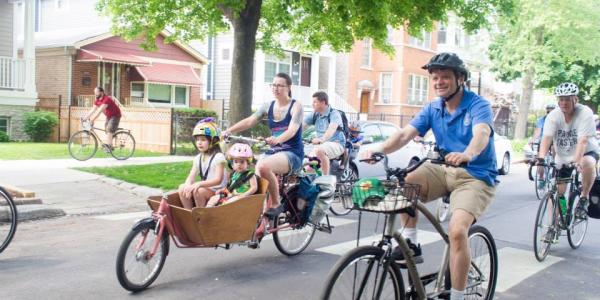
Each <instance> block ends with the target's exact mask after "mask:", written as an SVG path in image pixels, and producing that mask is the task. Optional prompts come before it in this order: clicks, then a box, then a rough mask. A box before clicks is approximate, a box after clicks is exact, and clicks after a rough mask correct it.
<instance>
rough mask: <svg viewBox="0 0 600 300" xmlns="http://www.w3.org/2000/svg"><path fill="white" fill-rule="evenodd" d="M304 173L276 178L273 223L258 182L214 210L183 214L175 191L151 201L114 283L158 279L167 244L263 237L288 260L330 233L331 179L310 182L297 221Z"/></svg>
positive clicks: (134, 285) (205, 244)
mask: <svg viewBox="0 0 600 300" xmlns="http://www.w3.org/2000/svg"><path fill="white" fill-rule="evenodd" d="M229 141H243V142H246V143H251V144H252V145H253V149H256V148H257V147H255V146H257V145H259V146H258V148H260V149H261V151H264V149H265V148H268V146H266V145H265V144H264V142H262V141H259V140H254V139H249V138H243V137H233V136H232V137H230V138H229ZM305 176H309V175H308V174H306V173H305V172H299V173H297V174H291V175H285V176H279V178H278V179H279V193H280V195H281V203H282V205H284V207H285V209H284V212H283V213H282V214H280V215H279V216H277V217H276V218H274V219H269V218H268V217H267V216H265V215H263V212H264V211H265V210H266V208H267V207H270V203H269V202H270V199H269V197H268V193H267V181H266V180H265V179H261V178H259V180H258V183H259V187H258V191H257V193H256V194H254V195H251V196H247V197H244V198H243V199H240V200H238V201H235V202H232V203H227V204H225V205H221V206H216V207H210V208H205V207H195V208H193V209H191V210H190V209H185V208H183V205H182V203H181V201H180V199H179V195H178V194H177V192H171V193H168V194H164V195H162V196H151V197H149V198H148V200H147V201H148V205H149V206H150V208H151V209H152V216H151V217H148V218H144V219H141V220H139V221H137V222H136V223H135V224H134V225H133V226H132V228H131V230H130V231H129V233H128V234H127V236H126V237H125V239H124V240H123V242H122V243H121V247H120V249H119V252H118V255H117V263H116V272H117V278H118V280H119V283H120V284H121V286H122V287H123V288H125V289H126V290H128V291H132V292H138V291H142V290H144V289H146V288H147V287H148V286H150V284H152V282H154V280H156V278H157V277H158V275H159V274H160V272H161V270H162V268H163V266H164V264H165V260H166V258H167V255H168V254H169V251H170V241H169V239H171V240H172V241H173V244H175V246H177V247H178V248H223V249H230V248H231V247H232V246H234V245H238V246H247V247H249V248H254V249H256V248H258V246H259V244H260V243H261V241H262V239H263V238H264V237H265V236H266V235H269V234H272V235H273V241H274V243H275V246H276V247H277V249H278V250H279V251H280V252H281V253H283V254H285V255H288V256H293V255H297V254H300V253H302V251H304V249H306V247H308V245H309V244H310V242H311V241H312V239H313V237H314V234H315V231H316V230H319V231H323V232H327V233H331V231H332V226H331V225H330V223H329V217H328V216H327V214H326V210H327V209H328V208H329V206H328V204H330V203H331V201H332V199H333V197H334V194H335V186H336V178H335V176H320V177H317V178H316V179H314V180H313V181H312V183H314V184H315V185H317V186H318V187H319V190H320V191H319V193H318V195H317V197H316V201H315V204H314V206H312V213H311V214H310V218H308V219H306V217H305V216H304V217H303V214H305V213H306V212H305V211H304V210H305V209H307V207H308V205H307V203H305V201H304V200H303V199H301V198H300V197H299V193H300V191H299V184H298V182H299V181H300V180H301V178H303V177H305Z"/></svg>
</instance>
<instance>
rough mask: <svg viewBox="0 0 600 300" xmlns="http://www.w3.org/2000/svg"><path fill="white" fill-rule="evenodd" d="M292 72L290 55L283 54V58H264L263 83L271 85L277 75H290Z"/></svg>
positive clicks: (288, 53)
mask: <svg viewBox="0 0 600 300" xmlns="http://www.w3.org/2000/svg"><path fill="white" fill-rule="evenodd" d="M291 71H292V53H291V52H287V51H286V52H284V56H283V57H278V56H267V57H265V78H264V80H265V82H266V83H271V81H273V77H275V74H277V73H286V74H288V75H291Z"/></svg>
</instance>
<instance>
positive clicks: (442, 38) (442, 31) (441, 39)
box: [438, 23, 447, 44]
mask: <svg viewBox="0 0 600 300" xmlns="http://www.w3.org/2000/svg"><path fill="white" fill-rule="evenodd" d="M446 30H447V25H446V24H445V23H440V27H439V28H438V44H445V43H446Z"/></svg>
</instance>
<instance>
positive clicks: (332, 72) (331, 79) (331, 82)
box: [327, 54, 348, 105]
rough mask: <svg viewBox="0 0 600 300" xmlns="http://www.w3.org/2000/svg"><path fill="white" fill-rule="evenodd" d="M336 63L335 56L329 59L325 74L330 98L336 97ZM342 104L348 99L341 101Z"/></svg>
mask: <svg viewBox="0 0 600 300" xmlns="http://www.w3.org/2000/svg"><path fill="white" fill-rule="evenodd" d="M335 68H336V62H335V54H334V55H333V56H332V57H330V58H329V73H328V74H327V75H328V76H327V87H328V89H329V94H330V95H332V96H334V97H335V96H336V90H335V77H336V75H337V72H336V69H335ZM343 100H344V102H348V99H343ZM344 105H345V104H344Z"/></svg>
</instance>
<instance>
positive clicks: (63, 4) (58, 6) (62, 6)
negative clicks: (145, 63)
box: [54, 0, 69, 11]
mask: <svg viewBox="0 0 600 300" xmlns="http://www.w3.org/2000/svg"><path fill="white" fill-rule="evenodd" d="M54 9H55V10H56V11H67V10H68V9H69V0H54Z"/></svg>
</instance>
